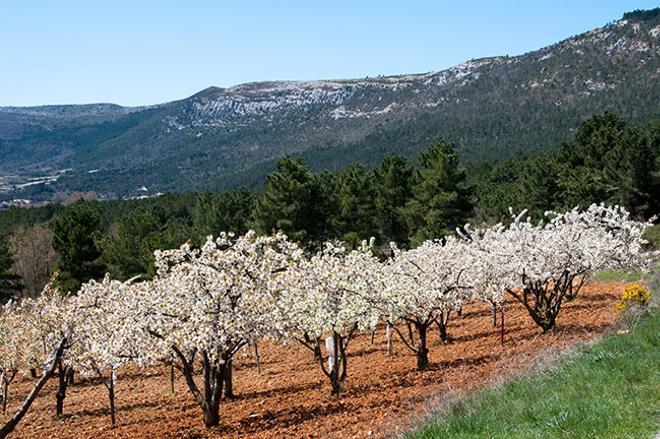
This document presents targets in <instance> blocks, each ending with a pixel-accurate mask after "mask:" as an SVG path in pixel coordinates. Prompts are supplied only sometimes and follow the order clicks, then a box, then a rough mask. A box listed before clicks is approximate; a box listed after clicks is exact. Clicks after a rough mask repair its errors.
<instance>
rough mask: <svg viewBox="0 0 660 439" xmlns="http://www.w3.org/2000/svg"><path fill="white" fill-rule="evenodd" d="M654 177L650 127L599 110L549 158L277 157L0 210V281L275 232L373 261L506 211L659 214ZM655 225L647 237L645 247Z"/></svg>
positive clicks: (658, 130)
mask: <svg viewBox="0 0 660 439" xmlns="http://www.w3.org/2000/svg"><path fill="white" fill-rule="evenodd" d="M659 177H660V125H659V124H658V122H657V121H654V122H648V123H644V124H636V125H635V124H631V123H629V122H626V121H625V120H624V119H622V118H620V117H619V116H617V115H616V114H614V113H611V112H605V113H602V114H597V115H594V116H593V117H591V118H589V119H587V120H586V121H584V122H583V123H582V124H581V125H580V126H579V127H577V129H576V135H575V136H574V138H573V139H571V140H570V141H569V142H566V143H564V144H562V145H560V146H558V147H557V148H555V149H553V150H552V151H550V152H547V153H542V154H537V155H534V156H530V157H523V158H518V159H506V160H493V161H488V162H484V163H482V164H480V165H473V166H469V167H468V168H467V169H466V168H465V167H464V166H463V165H461V164H460V163H459V154H458V151H457V149H456V148H455V147H454V146H453V145H451V144H450V143H448V142H446V141H438V142H435V143H433V144H431V145H430V146H427V148H425V149H424V150H423V151H422V152H421V153H420V155H419V157H418V158H417V159H416V160H415V161H414V162H411V161H408V160H407V159H406V158H405V157H403V156H400V155H390V156H388V157H386V158H385V159H384V160H382V161H381V162H380V163H379V164H378V165H377V166H376V168H375V169H373V170H372V169H368V168H366V167H365V166H363V165H361V164H352V165H349V166H347V167H345V168H342V169H340V170H338V171H337V172H334V173H330V172H323V173H320V174H319V173H315V172H314V171H313V169H312V167H311V166H310V164H309V163H307V162H305V161H304V160H303V159H302V158H300V157H297V158H292V157H286V158H284V159H281V160H280V161H278V163H277V168H276V170H275V171H273V172H271V173H270V174H269V175H268V177H267V180H266V183H265V185H264V186H263V187H261V188H260V189H259V190H258V191H252V190H249V189H232V190H228V191H224V192H217V193H212V192H200V193H194V192H186V193H173V194H166V195H163V196H160V197H157V198H149V199H142V200H115V201H91V202H90V201H80V202H77V203H75V204H73V205H70V206H69V207H65V206H62V205H48V206H45V207H41V208H32V209H25V208H11V209H7V210H4V211H0V247H1V242H2V241H3V239H4V240H5V241H6V242H7V244H8V245H5V246H4V248H5V254H8V255H13V258H14V261H13V262H14V263H12V261H11V259H7V258H5V259H4V261H5V262H4V266H0V275H1V274H2V273H5V274H7V275H13V274H15V273H18V274H20V276H21V278H22V283H23V284H25V286H26V289H25V290H24V293H26V294H28V295H30V294H36V293H37V292H38V291H39V290H40V288H41V287H42V286H43V284H44V282H45V281H46V280H47V279H48V277H49V275H50V274H51V273H53V272H54V270H55V269H58V270H60V278H61V279H63V282H65V284H66V285H67V287H68V288H71V289H75V288H76V287H77V285H79V283H80V282H82V281H85V280H88V279H90V278H95V277H99V276H100V273H102V272H104V270H108V271H109V272H110V273H112V275H113V276H114V277H117V278H120V279H128V278H130V277H132V276H135V275H144V276H151V275H153V274H154V267H153V251H154V250H156V249H162V248H173V247H177V246H179V245H181V244H182V243H184V242H187V241H191V242H192V243H194V244H201V243H202V242H203V240H204V239H205V237H206V236H208V235H217V234H218V233H220V232H222V231H232V232H235V233H237V234H241V233H245V232H246V231H247V230H248V229H254V230H256V231H257V232H258V233H260V234H263V235H269V234H271V233H272V232H273V231H275V230H281V231H283V232H285V233H286V234H287V235H288V236H289V237H290V238H291V239H293V240H295V241H297V242H300V243H302V244H303V245H304V246H305V247H306V248H307V249H309V250H315V249H318V247H319V245H320V244H321V243H322V242H324V241H327V240H335V239H336V240H341V241H344V242H346V243H347V244H348V245H349V246H356V245H358V244H359V243H360V241H362V240H363V239H368V238H370V237H374V238H375V243H376V244H377V246H378V248H380V249H381V250H380V251H382V252H384V254H385V253H387V251H388V243H389V242H391V241H393V242H396V243H397V244H398V245H399V246H401V247H403V248H408V247H415V246H416V245H418V244H419V243H421V242H422V241H424V240H426V239H435V238H439V237H442V236H446V235H449V234H452V233H453V231H454V230H455V229H456V228H457V227H458V228H460V227H462V226H463V225H464V224H465V223H466V222H468V221H472V222H476V223H489V224H494V223H496V222H499V221H504V222H507V221H509V220H510V219H511V216H510V213H509V208H510V207H511V208H513V209H514V211H515V212H520V211H521V210H523V209H528V212H529V215H531V216H532V217H533V218H534V219H541V218H542V217H543V214H544V212H545V211H547V210H558V211H563V210H567V209H570V208H572V207H574V206H582V207H586V206H588V205H589V204H591V203H594V202H606V203H608V204H619V205H622V206H624V207H626V208H627V209H628V210H630V211H631V212H632V214H633V216H634V217H638V218H649V217H650V216H652V215H654V214H656V213H658V211H659V210H660V195H659V194H660V178H659ZM656 229H657V228H654V229H651V232H650V234H649V236H648V238H649V239H650V240H652V241H655V242H656V245H657V242H658V237H657V236H654V235H653V233H655V234H657V233H658V232H657V230H656ZM2 237H4V238H2ZM0 253H2V251H1V250H0ZM0 259H1V257H0ZM7 285H13V283H12V282H9V284H7ZM0 290H2V288H1V287H0ZM0 292H1V291H0ZM15 292H16V291H15V289H14V288H9V287H7V288H5V289H4V294H5V295H13V294H15Z"/></svg>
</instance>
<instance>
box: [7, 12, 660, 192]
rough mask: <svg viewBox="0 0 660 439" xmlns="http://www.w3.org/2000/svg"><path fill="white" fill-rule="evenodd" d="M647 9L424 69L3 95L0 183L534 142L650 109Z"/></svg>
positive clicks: (48, 188)
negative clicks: (102, 96) (156, 98)
mask: <svg viewBox="0 0 660 439" xmlns="http://www.w3.org/2000/svg"><path fill="white" fill-rule="evenodd" d="M647 12H648V11H647ZM629 14H630V13H629ZM647 15H649V16H648V17H647V18H645V19H643V20H642V19H636V18H635V17H634V16H633V18H627V19H622V20H618V21H615V22H613V23H611V24H608V25H606V26H604V27H601V28H597V29H594V30H591V31H588V32H585V33H583V34H580V35H576V36H573V37H570V38H568V39H566V40H563V41H561V42H558V43H555V44H553V45H550V46H547V47H545V48H542V49H539V50H536V51H531V52H527V53H525V54H522V55H517V56H513V57H509V56H494V57H486V58H480V59H473V60H470V61H466V62H465V63H462V64H459V65H457V66H453V67H450V68H448V69H444V70H439V71H432V72H426V73H418V74H403V75H393V76H379V77H367V78H362V79H339V80H313V81H263V82H252V83H245V84H238V85H235V86H232V87H228V88H221V87H215V86H211V87H208V88H206V89H204V90H201V91H199V92H197V93H195V94H193V95H192V96H189V97H187V98H184V99H181V100H177V101H171V102H166V103H163V104H158V105H154V106H145V107H121V106H116V105H114V104H84V105H80V106H76V105H73V106H66V105H65V106H57V105H56V106H40V107H0V156H2V157H3V158H5V160H3V162H2V163H0V191H2V190H3V189H2V188H3V178H4V179H5V180H7V175H13V174H18V175H19V180H20V176H30V178H35V176H38V175H40V173H41V174H43V173H49V172H51V173H52V172H53V171H57V170H62V169H68V168H71V171H67V172H66V173H64V174H62V175H61V176H60V177H58V178H57V180H55V181H50V182H48V183H44V184H43V187H42V188H41V189H43V191H42V192H43V193H42V194H41V195H38V196H42V197H48V196H50V195H51V194H52V193H53V192H56V191H64V192H66V191H72V190H94V191H96V192H97V193H98V194H99V195H100V196H101V197H105V198H115V197H126V196H135V195H137V194H139V193H141V192H143V191H141V188H142V187H143V186H146V187H147V188H148V190H149V193H151V194H153V193H157V192H162V191H172V190H200V189H224V188H227V187H233V186H237V185H248V186H256V185H258V184H259V182H261V181H262V179H263V176H264V173H265V172H267V171H268V170H269V169H270V168H272V165H273V163H274V161H275V160H276V159H277V158H279V157H282V156H284V155H287V154H300V155H303V156H304V157H305V158H306V159H308V160H309V161H310V162H311V163H312V164H313V165H314V166H315V168H317V169H336V168H338V167H341V166H343V165H345V164H348V163H350V161H360V162H363V163H365V164H366V165H369V166H371V165H373V164H375V163H377V161H379V160H380V159H382V157H383V156H384V155H387V154H391V153H393V152H399V153H402V154H403V155H405V156H407V157H410V158H413V157H414V156H415V155H416V153H417V152H418V151H419V150H420V149H421V148H423V147H425V146H426V145H428V143H429V142H431V141H433V140H435V139H437V138H439V137H443V138H447V139H448V140H449V141H451V142H453V143H455V144H457V145H458V147H459V149H460V151H461V154H462V156H463V158H464V159H465V160H468V161H478V160H483V159H487V158H493V157H510V156H514V155H520V154H530V153H535V152H539V151H543V150H546V149H549V148H552V147H556V146H558V145H559V143H560V142H562V141H565V140H567V139H568V137H569V136H570V133H571V129H572V128H574V127H575V126H577V123H579V121H580V120H581V119H582V118H584V117H587V116H589V115H590V114H592V113H594V112H602V111H604V110H606V109H609V110H614V111H617V112H618V113H620V114H621V115H622V116H624V117H626V118H628V119H631V120H634V121H644V120H648V119H654V118H658V117H659V116H660V108H659V106H658V97H659V96H660V88H659V86H658V85H657V84H658V79H659V78H658V77H659V76H660V73H659V72H660V64H659V63H658V60H659V58H660V56H659V55H660V48H659V46H660V45H659V44H658V40H659V39H660V20H659V19H658V15H657V13H656V14H655V15H653V14H647ZM90 171H95V172H91V173H90ZM9 186H11V183H9V184H8V183H6V182H5V184H4V188H5V189H4V192H5V194H9V191H8V189H7V187H9ZM37 189H39V188H33V189H31V190H32V191H33V192H38V191H37ZM14 192H15V191H14ZM15 194H16V193H14V195H15ZM0 195H2V194H0ZM5 196H6V197H7V196H9V195H5ZM38 196H37V197H38Z"/></svg>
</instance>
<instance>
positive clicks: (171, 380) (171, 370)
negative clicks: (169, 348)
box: [170, 358, 174, 395]
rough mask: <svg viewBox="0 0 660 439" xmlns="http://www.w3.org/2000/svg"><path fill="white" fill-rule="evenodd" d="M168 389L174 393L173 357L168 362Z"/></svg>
mask: <svg viewBox="0 0 660 439" xmlns="http://www.w3.org/2000/svg"><path fill="white" fill-rule="evenodd" d="M170 391H171V392H172V395H174V358H172V361H171V362H170Z"/></svg>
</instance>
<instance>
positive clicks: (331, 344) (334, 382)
mask: <svg viewBox="0 0 660 439" xmlns="http://www.w3.org/2000/svg"><path fill="white" fill-rule="evenodd" d="M347 340H348V337H347ZM344 342H345V341H344V338H343V337H342V336H341V335H340V334H339V333H338V332H337V331H332V335H331V336H330V337H327V338H326V339H325V348H326V351H327V352H328V369H327V370H326V369H325V366H324V365H323V359H321V361H320V363H321V369H322V370H323V373H324V374H325V375H326V376H327V377H328V379H329V380H330V386H331V388H332V390H331V394H332V395H339V394H340V393H341V391H342V384H343V382H344V379H345V378H346V350H345V345H344Z"/></svg>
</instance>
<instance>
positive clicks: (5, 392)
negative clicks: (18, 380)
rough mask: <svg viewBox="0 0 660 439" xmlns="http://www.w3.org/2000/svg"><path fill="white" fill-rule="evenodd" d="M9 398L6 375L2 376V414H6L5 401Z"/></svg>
mask: <svg viewBox="0 0 660 439" xmlns="http://www.w3.org/2000/svg"><path fill="white" fill-rule="evenodd" d="M8 400H9V383H8V382H7V378H6V377H4V376H3V377H2V414H3V415H5V414H7V401H8Z"/></svg>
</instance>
